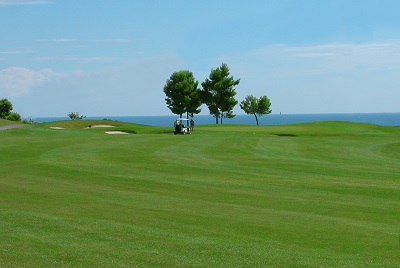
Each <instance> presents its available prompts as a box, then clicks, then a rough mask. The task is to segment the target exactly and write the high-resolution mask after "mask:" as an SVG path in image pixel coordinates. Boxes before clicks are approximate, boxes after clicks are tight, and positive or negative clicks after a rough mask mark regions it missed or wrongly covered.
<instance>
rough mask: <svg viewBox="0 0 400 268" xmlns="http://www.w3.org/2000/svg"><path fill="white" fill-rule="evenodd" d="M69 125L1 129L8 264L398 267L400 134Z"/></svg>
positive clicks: (352, 129)
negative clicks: (185, 131)
mask: <svg viewBox="0 0 400 268" xmlns="http://www.w3.org/2000/svg"><path fill="white" fill-rule="evenodd" d="M57 124H58V123H57ZM59 124H64V123H59ZM64 127H65V125H64ZM70 128H71V129H69V130H61V131H58V130H51V129H48V125H39V126H31V127H30V128H24V129H16V130H9V131H7V132H0V139H1V140H2V143H1V144H0V170H1V173H2V175H1V176H0V189H1V190H0V200H1V210H0V226H1V228H0V241H1V243H0V266H7V267H9V266H13V265H15V266H57V265H58V266H81V265H82V266H87V267H90V266H104V267H109V266H134V265H138V266H160V267H165V266H174V267H177V266H178V267H188V266H199V267H201V266H202V267H213V266H214V267H215V266H219V267H221V266H225V267H232V266H235V265H237V266H240V267H246V266H247V267H256V266H258V267H265V266H314V267H323V266H326V267H332V266H348V267H377V266H388V267H390V266H393V267H394V266H397V265H398V264H399V261H398V260H400V252H399V246H400V245H399V225H398V222H399V221H398V220H399V218H400V211H399V207H400V195H399V190H400V189H399V188H400V184H399V179H400V173H399V166H400V142H399V136H400V129H399V128H395V127H377V126H372V125H363V124H351V123H339V122H329V123H325V122H322V123H310V124H300V125H290V126H274V127H255V126H199V127H196V129H195V133H194V135H186V136H179V135H177V136H175V135H168V134H157V135H149V134H145V135H144V134H137V135H122V136H118V135H105V134H103V133H102V132H103V131H104V130H94V129H89V130H87V129H82V128H81V126H79V127H78V126H76V125H71V126H70ZM118 128H121V129H124V128H125V129H129V130H131V131H135V132H136V133H141V132H142V133H160V132H163V131H165V129H163V128H160V129H158V128H151V127H145V126H137V125H129V126H128V125H124V124H123V123H121V125H119V126H118ZM3 141H4V142H3Z"/></svg>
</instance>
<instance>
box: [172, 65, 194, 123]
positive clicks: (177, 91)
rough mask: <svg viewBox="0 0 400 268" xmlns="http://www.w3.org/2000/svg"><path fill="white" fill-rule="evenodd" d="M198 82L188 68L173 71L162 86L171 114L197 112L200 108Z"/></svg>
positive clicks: (180, 114)
mask: <svg viewBox="0 0 400 268" xmlns="http://www.w3.org/2000/svg"><path fill="white" fill-rule="evenodd" d="M198 85H199V82H198V81H196V80H195V78H194V76H193V73H192V72H190V71H188V70H183V71H178V72H174V73H173V74H172V75H171V76H170V78H169V79H168V80H167V82H166V84H165V86H164V93H165V95H166V98H165V101H166V102H167V106H168V108H169V109H170V110H171V112H172V113H173V114H178V115H179V116H180V117H182V114H184V113H187V116H189V114H191V115H192V117H193V114H198V113H200V111H201V109H199V107H200V106H201V99H200V89H199V88H198Z"/></svg>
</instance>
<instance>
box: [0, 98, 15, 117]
mask: <svg viewBox="0 0 400 268" xmlns="http://www.w3.org/2000/svg"><path fill="white" fill-rule="evenodd" d="M12 109H13V106H12V104H11V102H10V101H9V100H8V99H1V100H0V119H6V118H7V116H8V115H9V114H10V113H11V111H12Z"/></svg>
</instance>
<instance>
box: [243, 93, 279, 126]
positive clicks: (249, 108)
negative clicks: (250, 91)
mask: <svg viewBox="0 0 400 268" xmlns="http://www.w3.org/2000/svg"><path fill="white" fill-rule="evenodd" d="M270 107H271V101H270V100H269V99H268V98H267V96H261V97H260V98H259V99H257V98H256V97H254V96H253V95H248V96H246V98H245V99H244V100H243V101H242V102H241V103H240V108H241V109H242V110H243V111H244V112H245V113H246V114H253V115H254V117H255V118H256V122H257V126H258V117H257V115H258V116H262V115H264V114H269V113H271V112H272V111H271V109H270Z"/></svg>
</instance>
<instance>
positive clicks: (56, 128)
mask: <svg viewBox="0 0 400 268" xmlns="http://www.w3.org/2000/svg"><path fill="white" fill-rule="evenodd" d="M50 128H51V129H64V128H63V127H50Z"/></svg>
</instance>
